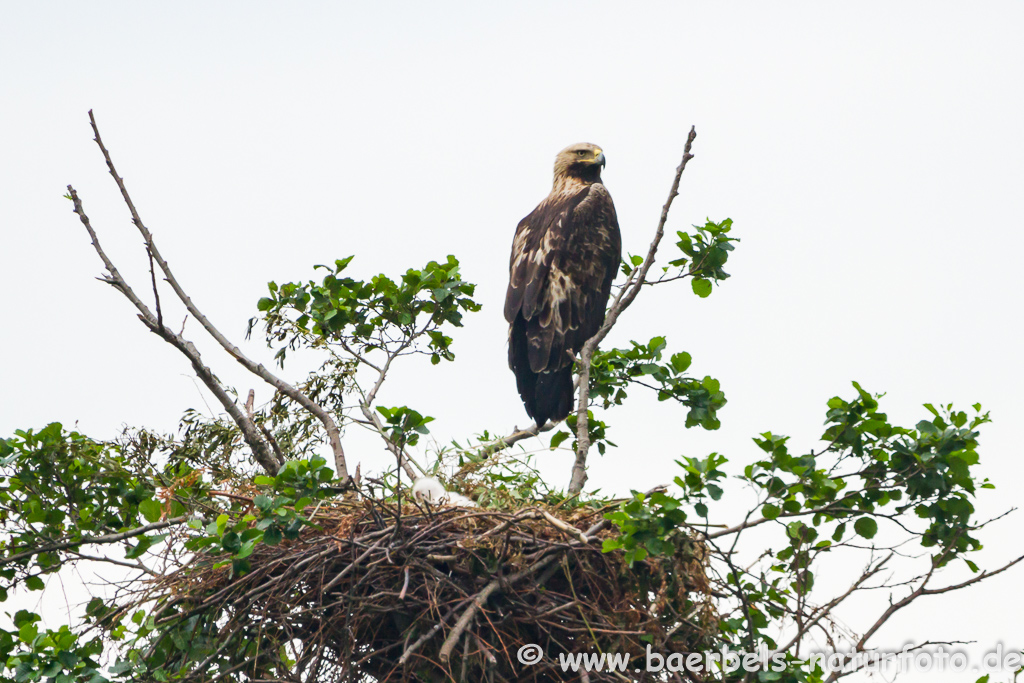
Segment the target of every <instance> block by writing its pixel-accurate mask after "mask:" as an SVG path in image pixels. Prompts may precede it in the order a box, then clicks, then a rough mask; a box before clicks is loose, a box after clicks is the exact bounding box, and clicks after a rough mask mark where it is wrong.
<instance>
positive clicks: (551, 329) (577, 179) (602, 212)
mask: <svg viewBox="0 0 1024 683" xmlns="http://www.w3.org/2000/svg"><path fill="white" fill-rule="evenodd" d="M604 163H605V159H604V153H603V152H602V151H601V148H600V147H598V146H597V145H591V144H589V143H580V144H577V145H570V146H569V147H566V148H565V149H563V150H562V151H561V152H559V153H558V156H557V157H555V182H554V186H553V187H552V188H551V194H549V195H548V196H547V198H546V199H545V200H544V201H542V202H541V203H540V204H539V205H538V206H537V208H536V209H534V210H533V211H532V212H531V213H530V215H529V216H527V217H526V218H524V219H523V220H521V221H519V226H518V227H517V228H516V236H515V240H514V241H513V242H512V258H511V261H510V263H509V282H508V292H507V294H506V295H505V320H507V321H508V323H509V331H508V342H509V343H508V364H509V367H510V368H512V372H514V373H515V375H516V385H517V387H518V388H519V395H520V396H521V397H522V399H523V404H524V405H525V406H526V412H527V414H528V415H529V416H530V417H531V418H533V419H534V420H535V421H536V423H537V425H538V426H543V425H544V423H545V422H547V421H548V420H552V421H555V422H557V421H558V420H563V419H565V417H566V416H568V415H569V411H570V410H572V406H573V386H572V366H573V361H574V359H575V357H576V354H577V353H579V351H580V349H582V348H583V344H584V343H585V342H586V341H587V340H588V339H590V337H592V336H594V334H595V333H596V332H597V331H598V329H600V327H601V325H602V324H603V323H604V310H605V306H606V305H607V303H608V294H609V292H610V291H611V287H612V280H614V279H615V273H616V271H617V270H618V268H619V260H620V259H621V251H622V243H621V238H620V237H619V223H618V220H617V219H616V217H615V206H614V205H613V204H612V198H611V195H609V194H608V190H607V189H605V186H604V185H603V184H602V183H601V168H602V167H603V166H604Z"/></svg>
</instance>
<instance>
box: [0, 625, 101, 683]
mask: <svg viewBox="0 0 1024 683" xmlns="http://www.w3.org/2000/svg"><path fill="white" fill-rule="evenodd" d="M13 621H14V626H15V628H16V629H17V630H16V631H4V630H2V629H0V661H2V662H3V663H4V666H6V668H7V670H8V671H10V672H12V673H13V677H4V679H3V680H5V681H13V682H14V683H25V682H26V681H38V680H41V679H45V680H47V681H54V683H105V682H106V681H107V679H106V678H105V677H104V676H103V675H102V674H101V673H100V663H99V661H98V658H99V657H100V655H101V654H102V653H103V640H102V639H101V638H99V637H94V638H92V639H90V640H88V641H83V640H82V639H81V638H80V636H78V635H77V634H75V633H73V632H72V631H71V629H70V628H68V627H67V626H61V627H60V628H59V629H57V630H56V631H53V630H51V629H46V630H45V631H40V629H39V624H38V622H39V615H38V614H34V613H32V612H28V611H26V610H19V611H18V612H17V613H16V614H15V615H14V619H13Z"/></svg>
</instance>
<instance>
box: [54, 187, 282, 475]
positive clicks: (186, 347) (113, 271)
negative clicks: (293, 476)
mask: <svg viewBox="0 0 1024 683" xmlns="http://www.w3.org/2000/svg"><path fill="white" fill-rule="evenodd" d="M68 193H69V194H70V195H71V201H72V202H73V203H74V205H75V213H77V214H78V217H79V218H80V219H81V220H82V224H83V225H84V226H85V229H86V230H87V231H88V233H89V236H90V237H91V238H92V246H93V248H95V249H96V253H97V254H99V256H100V259H101V260H102V261H103V265H104V266H106V268H107V272H108V273H109V276H108V277H106V278H103V281H104V282H106V283H107V284H109V285H111V286H112V287H114V288H115V289H117V290H118V291H119V292H121V293H122V294H124V295H125V297H127V299H128V300H129V301H131V302H132V304H133V305H134V306H135V308H136V309H138V311H139V320H141V321H142V322H143V324H145V325H146V327H148V328H149V329H150V331H152V332H154V333H155V334H156V335H158V336H159V337H160V338H162V339H163V340H164V341H166V342H168V343H169V344H171V345H172V346H174V347H175V348H176V349H178V350H179V351H181V353H182V354H184V355H185V357H186V358H188V359H189V361H190V362H191V363H192V369H193V371H195V373H196V376H197V377H198V378H199V379H201V380H202V381H203V384H205V385H206V387H207V388H208V389H209V390H210V391H211V392H212V393H213V395H214V396H216V397H217V400H218V401H220V404H221V405H222V406H223V407H224V410H226V411H227V413H228V415H230V416H231V419H232V420H234V422H235V424H236V425H238V428H239V429H240V430H241V431H242V438H243V439H245V442H246V443H247V444H248V445H249V448H250V449H252V453H253V457H254V458H255V459H256V462H258V463H259V464H260V465H261V466H262V467H263V468H264V469H265V470H266V471H267V472H269V473H270V474H276V473H277V470H278V465H277V463H276V462H275V460H274V456H273V454H272V453H271V452H270V449H269V448H268V446H267V444H266V442H264V440H263V439H262V438H261V437H260V434H259V431H258V430H257V429H256V425H255V424H253V421H252V420H250V419H249V417H248V416H247V415H245V414H244V413H243V412H242V411H241V410H239V408H238V405H237V403H236V402H235V400H234V399H233V398H232V397H231V396H230V395H229V394H228V392H227V391H226V390H225V389H224V387H223V386H222V385H221V383H220V381H219V380H218V379H217V378H216V376H215V375H214V374H213V371H212V370H210V368H208V367H207V366H206V365H204V364H203V361H202V358H201V357H200V355H199V350H198V349H196V347H195V345H194V344H193V343H192V342H190V341H188V340H187V339H185V338H184V337H182V336H181V335H179V334H175V333H174V332H173V331H172V330H170V329H169V328H167V327H166V326H163V325H161V324H160V322H159V321H158V320H157V317H156V316H155V315H153V312H152V311H151V310H149V307H148V306H147V305H146V304H145V303H143V301H142V300H141V299H140V298H139V297H138V295H137V294H135V291H134V290H133V289H132V288H131V287H130V286H129V285H128V283H127V282H126V281H125V279H124V278H123V277H121V273H120V272H118V270H117V268H116V267H115V266H114V263H113V262H112V261H111V260H110V258H109V257H108V256H107V254H106V252H104V251H103V248H102V247H101V246H100V241H99V238H98V237H97V236H96V231H95V230H93V228H92V224H91V223H90V222H89V217H88V216H87V215H86V213H85V210H84V209H83V208H82V201H81V200H80V199H79V198H78V193H77V192H75V188H73V187H71V186H70V185H68Z"/></svg>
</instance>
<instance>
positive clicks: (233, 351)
mask: <svg viewBox="0 0 1024 683" xmlns="http://www.w3.org/2000/svg"><path fill="white" fill-rule="evenodd" d="M89 123H90V124H91V125H92V130H93V133H94V134H95V135H96V144H97V145H99V148H100V151H102V152H103V158H104V159H105V160H106V162H107V168H108V170H109V171H110V175H111V176H113V178H114V181H115V182H116V183H117V187H118V189H119V190H120V191H121V197H122V198H123V199H124V202H125V204H127V205H128V210H129V211H130V212H131V215H132V222H133V223H134V224H135V227H137V228H138V229H139V232H140V233H141V234H142V237H143V239H144V240H145V242H146V247H147V249H148V250H149V254H150V256H151V258H153V259H155V260H156V263H157V265H159V266H160V270H161V271H163V274H164V277H165V278H166V280H167V283H168V284H170V286H171V289H173V290H174V293H175V294H176V295H177V296H178V298H179V299H180V300H181V302H182V303H183V304H184V305H185V308H187V309H188V312H189V313H191V314H192V316H193V317H194V318H195V319H196V320H198V321H199V323H200V324H201V325H202V326H203V328H204V329H205V330H206V331H207V332H208V333H209V334H210V336H211V337H213V338H214V339H216V340H217V343H219V344H220V345H221V346H222V347H223V348H224V350H225V351H227V352H228V354H230V355H231V356H232V357H233V358H234V359H235V360H237V361H238V362H239V363H240V364H241V365H242V367H244V368H245V369H246V370H248V371H249V372H251V373H253V374H254V375H256V376H258V377H260V378H261V379H263V380H264V381H265V382H267V383H268V384H270V385H271V386H272V387H274V388H275V389H277V390H278V391H280V392H281V393H282V394H284V395H285V396H287V397H288V398H290V399H292V400H293V401H295V402H296V403H298V404H299V405H301V406H302V407H303V408H305V409H306V410H307V411H309V412H310V413H311V414H312V415H314V416H315V417H316V418H317V419H318V420H320V422H321V423H322V424H323V426H324V429H325V430H326V431H327V437H328V439H329V441H330V444H331V450H332V451H333V453H334V464H335V468H336V469H337V473H338V477H339V478H347V477H348V466H347V465H346V462H345V450H344V448H343V447H342V445H341V430H340V429H339V428H338V425H337V423H336V422H335V420H334V418H333V417H331V415H330V414H329V413H328V412H327V411H326V410H324V409H323V408H322V407H321V406H319V405H317V404H316V403H315V402H314V401H313V400H311V399H310V398H309V397H308V396H306V395H305V394H304V393H302V392H301V391H299V390H298V389H296V388H295V387H294V386H292V385H291V384H289V383H287V382H285V381H284V380H282V379H281V378H279V377H277V376H276V375H274V374H273V373H272V372H270V371H269V370H267V368H266V367H265V366H263V365H262V364H261V363H256V362H254V361H252V360H250V359H249V358H248V357H247V356H246V355H245V354H243V353H242V351H241V349H239V348H238V347H237V346H236V345H235V344H233V343H231V342H230V341H229V340H228V339H227V337H225V336H224V335H223V334H221V332H220V330H218V329H217V328H216V327H214V325H213V324H212V323H211V322H210V320H209V319H208V318H207V317H206V316H205V315H203V314H202V312H200V310H199V309H198V307H196V305H195V304H194V303H193V302H192V299H191V298H190V297H189V296H188V294H186V293H185V291H184V289H182V287H181V285H180V284H179V283H178V280H177V278H175V277H174V274H173V273H172V272H171V268H170V266H169V265H168V263H167V261H166V260H165V259H164V258H163V256H162V255H161V254H160V250H159V249H157V247H156V243H155V241H154V240H153V235H152V233H151V232H150V231H149V228H147V227H146V226H145V224H144V223H143V222H142V218H141V217H140V216H139V212H138V211H137V210H136V208H135V204H134V202H132V199H131V196H130V195H129V194H128V190H127V188H126V187H125V184H124V179H122V178H121V177H120V176H119V175H118V174H117V170H116V169H115V168H114V162H113V161H112V160H111V157H110V152H108V151H107V148H106V146H104V144H103V138H101V137H100V131H99V128H98V127H97V125H96V118H95V117H94V116H93V113H92V110H89ZM154 289H155V286H154ZM157 322H158V323H159V324H158V325H157V327H158V329H160V328H162V320H157ZM236 421H237V420H236ZM268 462H272V460H268Z"/></svg>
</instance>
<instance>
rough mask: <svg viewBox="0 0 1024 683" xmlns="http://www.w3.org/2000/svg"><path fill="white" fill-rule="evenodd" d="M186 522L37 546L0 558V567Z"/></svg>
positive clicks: (175, 520)
mask: <svg viewBox="0 0 1024 683" xmlns="http://www.w3.org/2000/svg"><path fill="white" fill-rule="evenodd" d="M187 520H188V516H187V515H183V516H181V517H172V518H171V519H165V520H164V521H162V522H154V523H152V524H147V525H146V526H140V527H138V528H136V529H129V530H128V531H122V532H121V533H117V534H104V535H103V536H91V537H89V536H87V537H85V538H82V539H80V540H77V541H63V542H61V543H53V544H51V545H44V546H39V547H38V548H33V549H32V550H26V551H25V552H22V553H18V554H16V555H11V556H10V557H4V558H0V566H3V565H5V564H10V563H11V562H17V561H18V560H24V559H25V558H27V557H32V556H33V555H39V554H42V553H52V552H56V551H58V550H67V549H68V548H80V547H82V546H84V545H103V544H106V543H117V542H118V541H124V540H127V539H129V538H135V537H136V536H142V535H143V534H147V533H149V532H150V531H159V530H160V529H166V528H167V527H169V526H175V525H177V524H181V523H182V522H185V521H187Z"/></svg>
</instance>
